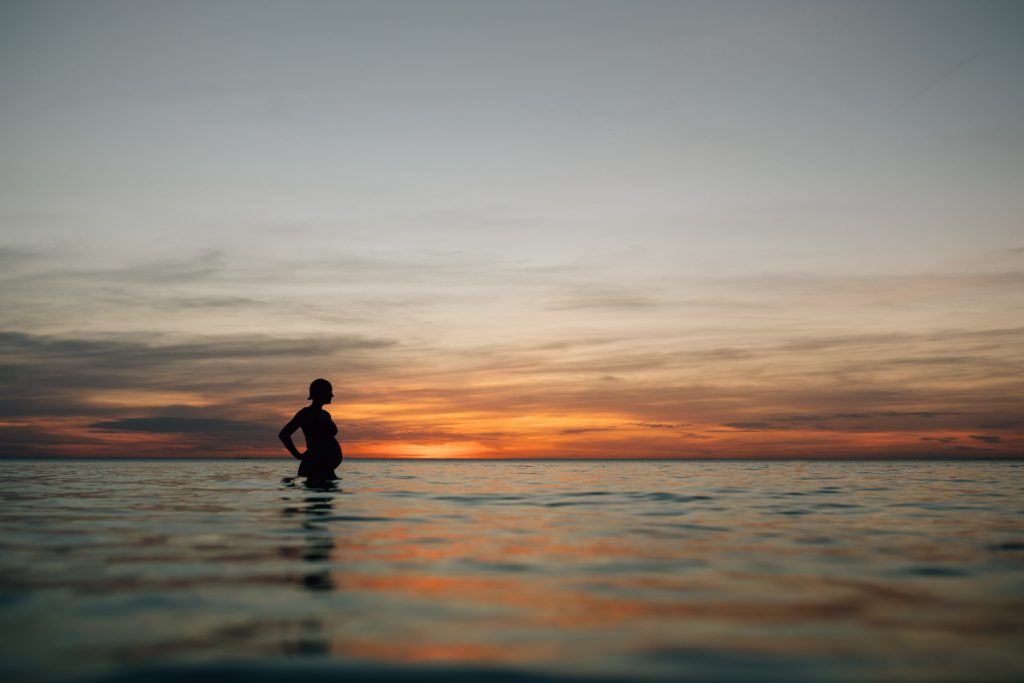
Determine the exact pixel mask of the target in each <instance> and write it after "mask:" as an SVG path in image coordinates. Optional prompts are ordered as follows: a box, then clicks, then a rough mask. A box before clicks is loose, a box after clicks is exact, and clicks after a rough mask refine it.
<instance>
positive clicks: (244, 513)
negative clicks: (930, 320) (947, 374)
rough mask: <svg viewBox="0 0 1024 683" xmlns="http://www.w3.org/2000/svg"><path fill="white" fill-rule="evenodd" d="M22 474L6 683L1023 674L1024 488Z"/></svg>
mask: <svg viewBox="0 0 1024 683" xmlns="http://www.w3.org/2000/svg"><path fill="white" fill-rule="evenodd" d="M0 467H2V468H3V477H2V480H0V500H2V509H0V543H2V553H0V585H2V592H0V628H2V633H0V680H3V681H5V682H12V683H14V682H19V681H26V682H27V681H33V682H35V681H40V682H43V683H45V682H46V681H60V682H65V681H76V682H77V681H98V680H99V681H133V680H147V681H181V680H200V681H207V680H208V681H214V680H216V681H225V680H227V681H230V680H257V681H284V680H287V681H321V680H322V681H328V680H338V681H341V680H345V681H359V680H377V681H380V680H387V681H392V680H406V679H408V680H417V681H423V680H427V681H468V680H498V681H506V682H508V681H529V682H539V681H564V682H572V681H641V682H642V681H726V682H728V681H779V682H780V683H781V682H786V683H789V682H791V681H868V680H870V681H965V682H966V681H972V682H975V681H1004V680H1005V681H1009V680H1014V679H1016V680H1021V678H1020V677H1021V676H1022V675H1024V524H1022V523H1024V464H1020V463H1011V462H988V463H977V462H973V463H967V462H942V463H921V462H918V463H908V462H899V463H877V462H871V463H852V462H822V463H799V462H776V463H768V462H727V463H717V462H482V463H479V462H423V461H420V462H395V461H346V462H345V463H344V465H343V466H342V469H341V473H342V475H343V477H344V479H343V480H342V481H340V482H338V483H337V485H336V486H331V487H308V486H307V485H305V483H304V482H303V481H301V480H295V479H293V478H291V477H289V475H290V474H291V473H292V472H293V470H294V466H293V463H292V462H291V461H289V460H285V459H282V460H280V461H275V462H265V461H205V462H200V461H172V462H167V461H128V462H111V461H74V462H66V461H65V462H38V461H6V462H3V463H0Z"/></svg>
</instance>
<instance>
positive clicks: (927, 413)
mask: <svg viewBox="0 0 1024 683" xmlns="http://www.w3.org/2000/svg"><path fill="white" fill-rule="evenodd" d="M946 415H963V413H962V412H960V411H953V410H951V411H937V410H875V411H871V412H864V413H836V414H835V415H834V417H838V418H843V419H855V420H868V419H873V418H890V417H923V418H934V417H943V416H946Z"/></svg>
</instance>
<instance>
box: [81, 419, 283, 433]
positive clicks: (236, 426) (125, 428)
mask: <svg viewBox="0 0 1024 683" xmlns="http://www.w3.org/2000/svg"><path fill="white" fill-rule="evenodd" d="M88 426H89V427H90V428H92V429H101V430H106V431H120V432H149V433H153V434H205V435H211V436H213V435H216V436H220V435H237V434H239V433H242V434H247V435H248V434H251V433H252V432H254V431H255V432H260V431H266V429H267V425H265V424H258V423H255V422H244V421H242V420H225V419H220V418H196V417H170V416H159V417H125V418H119V419H116V420H107V421H104V422H93V423H92V424H90V425H88Z"/></svg>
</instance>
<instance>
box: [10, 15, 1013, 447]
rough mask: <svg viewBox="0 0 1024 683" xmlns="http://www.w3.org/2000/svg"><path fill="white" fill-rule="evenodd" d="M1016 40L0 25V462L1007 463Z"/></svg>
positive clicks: (649, 22) (634, 24) (398, 19)
mask: <svg viewBox="0 0 1024 683" xmlns="http://www.w3.org/2000/svg"><path fill="white" fill-rule="evenodd" d="M1022 29H1024V3H1020V2H984V1H982V0H965V1H962V2H940V1H926V2H831V1H821V0H808V1H806V2H781V1H760V0H758V1H751V2H728V1H722V2H719V1H715V2H682V1H680V2H641V1H635V0H634V1H629V2H627V1H622V2H596V1H594V2H590V1H587V2H584V1H580V2H559V1H553V0H552V1H549V2H529V1H519V0H517V1H515V2H511V1H509V2H487V1H480V2H471V1H466V2H447V1H445V2H436V1H430V2H386V1H381V2H378V1H374V2H254V1H250V0H244V1H243V0H239V1H219V2H218V1H212V2H205V1H204V2H178V1H175V2H157V1H154V2H144V1H141V2H140V1H132V2H108V1H91V2H49V1H44V0H23V1H8V2H4V3H2V4H0V145H2V154H0V292H2V293H0V456H35V455H68V456H81V455H111V456H136V455H137V456H175V457H181V456H189V457H193V456H261V457H263V456H266V457H280V458H285V459H289V456H288V455H287V453H286V452H285V451H284V450H283V448H281V446H280V443H279V442H278V441H277V439H276V433H277V431H278V429H280V427H281V425H282V424H283V423H284V422H285V421H286V420H287V419H288V418H289V417H291V415H293V414H294V413H295V411H296V410H298V409H299V408H301V407H302V406H303V405H305V404H306V401H305V399H306V388H307V386H308V384H309V382H310V380H312V379H313V378H315V377H326V378H327V379H329V380H331V381H332V382H333V383H334V387H335V394H336V399H335V403H334V404H332V405H331V406H330V407H329V410H330V411H331V413H332V414H333V416H334V419H335V421H336V422H337V424H338V425H339V428H340V430H341V434H340V438H341V442H342V445H343V448H344V449H345V453H346V456H356V457H358V456H373V457H384V456H411V457H488V458H496V457H498V458H500V457H568V458H606V457H607V458H707V457H870V458H876V457H965V456H966V457H986V456H987V457H992V456H1014V457H1024V379H1022V377H1024V87H1022V85H1021V84H1022V82H1024V81H1022V74H1024V40H1022Z"/></svg>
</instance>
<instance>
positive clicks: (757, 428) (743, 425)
mask: <svg viewBox="0 0 1024 683" xmlns="http://www.w3.org/2000/svg"><path fill="white" fill-rule="evenodd" d="M722 426H723V427H728V428H729V429H736V430H740V431H745V432H762V431H769V430H786V429H790V427H786V426H783V425H778V424H773V423H771V422H723V423H722Z"/></svg>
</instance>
